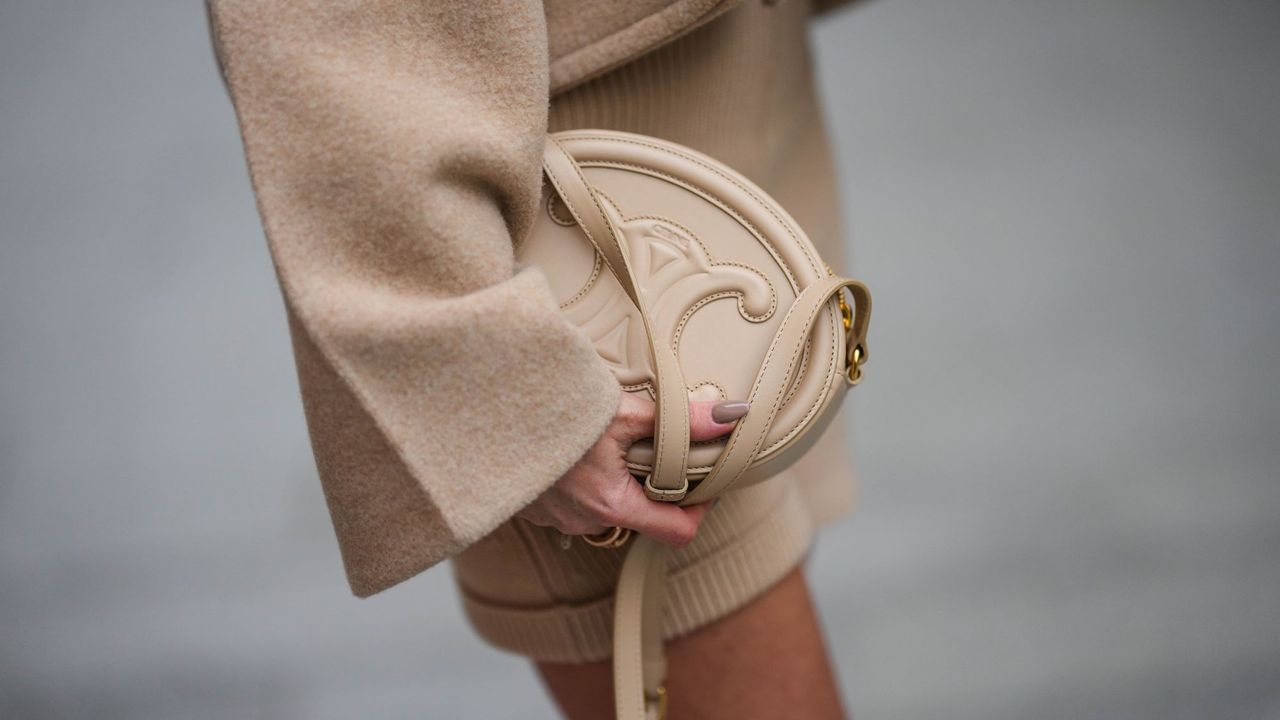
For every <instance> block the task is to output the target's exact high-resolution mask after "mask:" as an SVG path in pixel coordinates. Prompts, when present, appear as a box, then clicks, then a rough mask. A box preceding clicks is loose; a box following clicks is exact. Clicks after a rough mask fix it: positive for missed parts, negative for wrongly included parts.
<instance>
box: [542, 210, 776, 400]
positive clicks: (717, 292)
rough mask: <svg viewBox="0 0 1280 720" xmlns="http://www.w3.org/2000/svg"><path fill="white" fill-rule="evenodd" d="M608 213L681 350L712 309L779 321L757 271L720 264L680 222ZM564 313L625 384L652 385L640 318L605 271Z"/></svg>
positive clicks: (666, 332) (663, 331) (665, 330)
mask: <svg viewBox="0 0 1280 720" xmlns="http://www.w3.org/2000/svg"><path fill="white" fill-rule="evenodd" d="M603 205H604V206H605V212H606V213H607V214H608V215H610V217H611V219H612V220H613V222H614V224H615V226H616V227H618V228H620V229H621V230H622V234H623V242H624V244H625V246H626V248H627V251H628V255H629V259H630V261H631V264H632V270H633V271H634V277H635V279H636V283H637V285H638V286H639V287H640V292H641V293H642V294H643V295H644V298H645V302H646V303H648V306H649V315H650V318H651V320H652V321H653V322H654V323H656V327H655V328H654V331H655V333H657V335H658V336H659V337H662V338H665V339H666V340H667V341H668V342H671V343H672V344H673V345H678V344H679V337H680V333H681V331H682V329H683V328H684V326H685V324H686V323H687V322H688V321H689V318H690V317H692V315H693V314H694V313H695V312H697V311H698V310H699V309H700V308H702V307H703V306H705V305H706V304H707V303H709V302H713V301H718V300H724V301H726V302H728V301H733V300H736V302H737V305H738V312H739V315H740V316H741V317H742V319H743V321H744V322H750V323H759V322H763V321H765V320H767V319H769V317H770V316H771V315H772V314H773V311H774V307H775V303H776V298H775V296H774V290H773V287H772V286H771V285H770V284H769V281H768V280H767V279H766V278H765V276H764V274H763V273H761V272H760V271H759V270H756V269H755V268H751V267H747V266H745V265H740V264H736V263H716V262H715V260H714V259H713V258H712V257H711V256H710V254H709V253H708V252H707V249H706V247H705V246H704V245H703V244H702V243H701V242H700V241H699V240H698V239H697V238H696V237H695V236H694V235H693V233H692V232H690V231H689V230H688V229H686V228H683V227H682V226H680V225H679V224H678V223H676V222H673V221H671V220H666V219H662V218H655V217H638V218H631V219H627V220H624V219H623V218H622V217H621V213H620V212H619V211H618V209H617V208H616V207H614V206H613V204H612V203H611V202H608V201H607V200H606V201H604V202H603ZM606 294H607V297H605V296H604V295H606ZM565 312H566V313H567V315H568V317H569V319H570V321H571V322H573V323H574V324H576V325H578V326H579V327H580V328H582V330H583V331H584V332H586V334H587V335H588V336H589V337H590V338H591V339H592V340H593V341H594V342H595V346H596V351H597V352H598V353H600V357H601V358H603V359H604V361H605V362H606V363H608V364H609V365H610V367H611V368H612V369H613V371H614V374H615V375H616V376H617V378H618V381H619V382H620V383H622V384H623V385H628V386H634V385H640V384H643V383H645V382H648V381H649V380H650V378H651V377H652V372H653V370H652V367H651V366H650V360H649V350H648V342H647V339H646V337H645V333H644V327H643V323H642V321H641V319H640V314H639V312H638V311H637V310H636V309H635V307H634V306H633V305H632V304H631V300H630V299H629V298H628V297H627V296H626V294H625V293H624V292H623V291H622V289H621V288H620V287H619V286H618V284H617V281H616V280H614V279H613V278H612V276H611V275H609V273H608V272H607V271H606V272H602V273H598V274H597V275H596V276H595V282H594V283H593V285H592V287H590V288H589V289H587V291H586V292H580V293H578V299H577V300H576V301H574V302H573V303H571V304H569V305H568V306H566V308H565ZM677 350H678V348H677Z"/></svg>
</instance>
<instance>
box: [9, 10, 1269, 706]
mask: <svg viewBox="0 0 1280 720" xmlns="http://www.w3.org/2000/svg"><path fill="white" fill-rule="evenodd" d="M748 1H756V0H748ZM787 1H794V0H787ZM815 33H816V37H817V45H818V65H819V68H820V71H821V76H822V84H823V86H824V88H825V90H826V92H827V97H828V109H829V110H830V111H831V116H832V117H838V118H839V122H838V123H834V127H833V131H834V135H835V138H836V141H837V145H838V150H839V156H840V166H841V169H842V175H843V180H844V197H845V200H846V207H847V211H848V217H849V221H850V227H851V233H850V234H851V238H852V242H853V243H854V245H853V247H854V256H855V258H856V264H855V266H854V268H853V273H854V274H855V275H857V276H858V277H861V278H863V279H865V280H866V281H867V282H868V283H870V284H871V286H872V287H873V288H874V290H875V292H876V308H877V309H876V313H877V318H876V323H875V338H874V339H875V353H874V357H873V359H872V363H871V365H870V366H869V367H868V370H869V381H868V382H867V383H865V384H864V385H863V386H862V387H861V388H859V390H858V391H857V393H856V409H855V415H856V423H855V424H856V434H855V435H856V437H855V438H853V440H852V442H853V444H854V447H855V449H856V453H857V456H858V457H859V461H860V468H861V474H862V487H863V491H862V498H861V506H860V509H859V511H858V512H857V513H856V514H855V515H854V516H853V517H852V518H850V519H849V520H847V521H846V522H844V523H842V524H841V525H839V526H838V527H833V528H830V529H828V530H827V531H826V532H825V533H824V535H823V537H822V539H821V541H820V543H819V545H818V547H817V549H816V551H815V554H814V556H813V558H812V560H811V570H812V572H811V577H812V582H813V585H814V587H815V592H816V594H817V600H818V602H819V604H820V608H821V611H822V614H823V617H824V620H825V623H826V626H827V628H828V630H829V635H830V639H831V645H832V651H833V653H834V655H835V657H836V660H837V662H838V665H839V671H840V679H841V682H842V685H843V690H844V692H845V695H846V697H847V700H848V703H849V706H850V708H851V709H852V710H853V711H854V712H855V713H856V715H857V716H858V717H859V718H860V720H867V719H872V720H875V719H877V718H883V719H889V718H892V719H893V720H914V719H916V718H919V719H922V720H923V719H932V718H943V717H948V718H985V719H989V718H1035V719H1036V720H1041V719H1052V718H1064V719H1065V718H1072V719H1074V718H1161V719H1162V720H1166V719H1175V718H1247V719H1250V720H1252V719H1257V718H1280V517H1277V514H1278V513H1280V379H1278V378H1277V367H1276V366H1277V360H1280V318H1278V317H1277V309H1278V305H1280V282H1278V280H1277V278H1278V276H1280V6H1277V4H1275V3H1270V2H1263V1H1261V0H1258V1H1253V2H1250V1H1249V0H1220V1H1219V2H1207V1H1205V0H1199V1H1197V2H1192V1H1191V0H1081V1H1077V2H1062V1H1061V0H880V1H878V2H873V3H871V4H869V5H866V6H863V7H860V8H855V9H854V10H853V11H851V12H844V13H841V14H839V15H837V16H835V17H832V18H830V19H829V20H826V21H824V23H823V24H821V25H820V26H819V27H817V28H816V29H815ZM0 717H3V718H20V719H25V718H71V717H76V718H80V717H84V718H100V719H114V718H157V719H160V718H184V719H185V718H236V719H240V718H299V719H307V720H310V719H330V718H332V719H338V718H343V719H346V718H378V719H382V718H485V719H492V718H551V717H553V713H552V711H551V709H550V705H549V704H548V702H547V701H546V700H545V699H544V697H543V695H542V691H541V689H540V687H539V685H538V684H537V682H536V681H535V679H534V677H533V675H532V674H531V673H530V672H529V671H528V670H527V668H526V666H525V664H524V663H523V661H521V660H520V659H518V658H515V657H512V656H508V655H504V654H501V653H499V652H497V651H495V650H492V649H490V648H488V647H486V646H484V645H483V644H481V642H480V641H479V640H477V639H475V638H474V637H473V636H472V635H471V634H470V631H469V629H468V628H467V626H466V625H465V623H464V621H463V619H462V617H461V615H460V613H459V609H458V605H457V601H456V598H455V597H454V594H453V589H452V584H451V580H450V578H449V573H448V571H447V569H446V568H436V569H433V570H432V571H429V572H427V573H425V574H423V575H422V576H420V577H418V578H416V579H414V580H412V581H410V582H408V583H406V584H404V585H401V586H399V587H397V588H395V589H393V590H390V591H388V592H386V593H383V594H381V595H379V596H376V597H374V598H372V599H369V600H364V601H361V600H357V599H355V598H354V597H352V596H351V595H350V593H349V591H348V589H347V586H346V584H345V580H344V579H343V576H342V571H341V566H340V563H339V558H338V551H337V546H336V543H335V540H334V536H333V531H332V529H331V527H330V525H329V519H328V515H327V513H326V510H325V506H324V502H323V498H322V496H321V493H320V488H319V484H318V482H317V480H316V477H315V471H314V467H313V465H312V460H311V456H310V451H309V449H308V446H307V440H306V435H305V429H304V425H303V420H302V415H301V406H300V402H299V399H298V393H297V389H296V384H295V379H294V374H293V367H292V360H291V357H290V352H289V346H288V342H287V337H286V331H285V321H284V317H283V310H282V307H281V302H280V298H279V295H278V291H277V289H276V287H275V284H274V278H273V275H272V271H271V266H270V261H269V257H268V255H267V251H266V247H265V243H264V242H263V240H262V236H261V230H260V228H259V225H258V219H257V215H256V213H255V210H254V205H253V198H252V196H251V193H250V189H249V185H248V182H247V180H246V175H245V169H244V166H243V160H242V156H241V151H240V146H239V139H238V135H237V132H236V127H235V123H234V119H233V117H232V113H231V108H230V105H229V103H228V102H227V99H226V97H225V96H224V94H223V90H222V87H221V86H220V84H219V81H218V79H217V76H216V74H215V70H214V66H213V62H212V59H211V56H210V51H209V47H208V42H207V35H206V29H205V25H204V15H203V10H202V7H201V5H200V4H199V3H197V2H194V1H191V0H188V1H187V2H172V1H165V0H154V1H152V2H141V1H130V2H125V1H123V0H121V1H117V2H112V3H87V2H67V1H65V0H61V1H56V2H55V1H53V0H45V1H42V2H26V3H16V2H5V3H3V4H0Z"/></svg>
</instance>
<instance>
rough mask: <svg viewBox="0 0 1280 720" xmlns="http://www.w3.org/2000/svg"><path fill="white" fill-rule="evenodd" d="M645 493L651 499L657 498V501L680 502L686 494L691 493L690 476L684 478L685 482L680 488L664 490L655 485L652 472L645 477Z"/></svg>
mask: <svg viewBox="0 0 1280 720" xmlns="http://www.w3.org/2000/svg"><path fill="white" fill-rule="evenodd" d="M644 494H645V495H646V496H648V498H649V499H650V500H656V501H657V502H671V503H673V502H680V501H681V500H683V499H684V496H685V495H688V494H689V478H687V477H686V478H684V482H683V483H681V485H680V487H678V488H675V489H673V490H664V489H662V488H659V487H654V485H653V475H652V474H649V475H646V476H645V478H644Z"/></svg>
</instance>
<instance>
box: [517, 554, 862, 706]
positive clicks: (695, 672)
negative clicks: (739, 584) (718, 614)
mask: <svg viewBox="0 0 1280 720" xmlns="http://www.w3.org/2000/svg"><path fill="white" fill-rule="evenodd" d="M667 659H668V670H667V682H666V686H667V698H668V701H669V712H668V716H669V717H670V718H672V720H720V719H721V718H734V719H735V720H753V719H755V718H760V719H761V720H765V719H767V720H776V718H806V720H838V719H839V718H844V717H845V715H844V709H843V707H842V705H841V702H840V693H839V690H837V689H836V682H835V676H834V674H833V673H832V670H831V664H830V661H829V659H828V657H827V650H826V646H825V645H824V643H823V639H822V631H821V630H820V628H819V626H818V617H817V613H816V612H815V610H814V607H813V601H812V600H811V598H810V596H809V586H808V584H807V583H806V582H805V579H804V573H803V572H802V570H801V568H796V569H795V570H793V571H792V572H791V573H790V574H789V575H787V576H786V577H785V578H783V579H782V580H781V581H780V582H778V584H776V585H774V586H773V587H771V588H769V590H767V591H766V592H765V593H764V595H761V596H760V597H758V598H756V599H755V600H754V601H752V602H751V603H750V604H748V605H747V606H746V607H744V608H742V609H741V610H738V611H737V612H735V613H733V614H731V615H729V616H727V617H724V618H721V619H720V620H717V621H716V622H714V623H712V624H710V625H708V626H706V627H703V628H699V629H698V630H696V631H694V632H693V633H690V634H689V635H686V636H684V637H682V638H679V639H676V640H674V641H672V642H670V643H668V644H667ZM538 672H539V673H540V674H541V675H542V680H543V682H544V683H545V684H546V686H547V688H548V689H549V690H550V691H551V694H552V696H553V697H555V700H556V703H557V704H558V705H559V706H560V709H561V711H562V712H564V714H565V716H566V717H567V718H569V720H600V719H601V718H610V717H613V680H612V666H611V663H610V661H608V660H604V661H601V662H593V663H585V664H581V665H564V664H554V663H538Z"/></svg>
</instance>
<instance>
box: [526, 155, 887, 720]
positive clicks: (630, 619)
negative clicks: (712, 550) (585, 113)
mask: <svg viewBox="0 0 1280 720" xmlns="http://www.w3.org/2000/svg"><path fill="white" fill-rule="evenodd" d="M543 169H544V171H545V175H546V178H547V181H548V182H547V183H546V186H545V187H544V192H543V211H542V212H540V213H539V215H538V219H537V221H536V222H535V224H534V227H533V228H532V230H531V231H530V233H529V235H528V236H527V237H526V238H525V239H524V240H523V241H522V242H521V244H520V245H519V246H518V247H517V248H516V257H517V259H518V260H519V261H522V262H526V263H532V264H535V265H537V266H539V267H540V268H542V270H543V271H544V272H545V273H546V275H547V277H548V279H549V281H550V283H551V287H552V290H553V292H554V293H555V294H556V297H557V299H559V300H560V307H561V310H562V311H563V312H564V313H565V315H566V316H567V317H568V319H569V320H570V321H571V322H573V323H574V324H575V325H577V326H578V327H579V328H581V329H582V330H583V332H585V333H586V334H587V335H588V336H589V337H590V338H591V339H592V341H593V342H594V343H595V347H596V350H597V351H598V352H599V354H600V357H601V358H602V359H603V360H604V361H605V362H606V363H608V364H609V366H610V367H611V368H612V369H613V371H614V373H615V375H616V376H617V378H618V381H619V382H620V383H621V384H622V386H623V388H624V389H625V390H626V391H628V392H633V393H642V394H644V395H645V396H646V397H652V398H653V399H654V401H655V403H656V406H657V420H656V423H655V432H654V437H653V441H652V442H641V443H636V444H635V445H633V446H632V448H631V450H630V451H629V452H628V454H627V464H628V465H629V466H630V468H631V470H632V472H633V474H635V475H637V476H638V477H640V478H642V479H643V482H644V487H645V492H646V493H647V494H648V495H649V497H650V498H652V499H654V500H660V501H665V502H677V503H680V504H692V503H700V502H704V501H707V500H710V499H712V498H714V497H717V496H718V495H720V494H722V493H723V492H725V491H726V490H728V489H730V488H732V487H735V486H741V485H744V484H749V483H753V482H758V481H760V480H763V479H765V478H767V477H770V476H772V475H774V474H776V473H777V472H778V471H779V470H781V469H782V468H783V467H785V466H786V465H787V464H789V463H790V462H791V461H793V460H795V459H796V458H797V457H799V456H800V455H801V454H803V452H804V451H805V450H806V449H807V448H808V446H809V445H810V444H812V442H813V441H814V440H816V439H817V437H818V436H819V435H820V434H821V430H822V429H823V428H824V427H825V426H826V424H827V423H828V422H829V421H830V418H831V417H832V415H833V414H834V413H835V411H836V410H837V409H838V408H839V406H840V403H841V400H842V399H843V397H844V395H845V392H846V391H847V390H848V388H849V387H851V386H853V385H856V384H857V383H858V381H859V380H860V379H861V377H862V375H861V374H862V364H863V363H864V362H866V359H867V349H866V332H867V322H868V319H869V317H870V312H871V296H870V294H869V293H868V291H867V289H866V287H865V286H864V285H863V284H862V283H860V282H857V281H855V280H849V279H846V278H842V277H838V276H835V275H834V273H832V271H831V269H830V268H829V267H827V265H826V264H825V263H823V261H822V258H820V257H819V256H818V252H817V250H815V249H814V247H813V243H811V242H810V241H809V239H808V238H807V237H806V236H805V234H804V232H803V231H801V229H800V227H799V226H798V225H797V224H796V222H795V221H794V220H793V219H792V218H791V217H790V216H789V215H788V214H787V213H786V211H784V210H783V209H782V208H781V207H779V206H778V204H777V203H776V202H774V201H773V200H772V199H771V198H770V197H769V196H768V195H766V194H765V193H764V191H763V190H761V189H760V188H758V187H756V186H755V185H754V184H753V183H751V182H750V181H749V180H747V179H746V178H744V177H743V176H742V175H740V174H738V173H737V172H735V171H733V170H732V169H730V168H728V167H726V166H725V165H723V164H722V163H719V162H717V161H716V160H713V159H712V158H709V157H707V156H706V155H703V154H701V153H698V152H696V151H693V150H690V149H688V148H685V147H682V146H680V145H676V144H674V143H670V142H666V141H663V140H658V139H655V138H651V137H646V136H643V135H634V134H630V133H622V132H613V131H605V130H575V131H570V132H562V133H555V134H553V135H551V136H550V137H549V138H548V141H547V146H546V153H545V156H544V160H543ZM846 290H847V291H848V293H849V295H850V296H851V297H852V299H853V304H852V306H850V305H849V304H848V303H847V302H846V300H845V291H846ZM730 398H734V399H738V398H745V399H746V400H747V401H748V402H750V403H751V410H750V412H749V413H747V415H746V416H745V417H744V418H743V419H741V420H739V421H738V424H737V426H736V427H735V429H734V431H733V432H732V433H731V434H730V435H729V436H728V437H727V438H722V439H719V440H715V441H708V442H696V443H692V444H691V443H690V441H689V416H688V400H690V399H694V400H727V399H730ZM665 561H666V555H665V553H664V552H663V548H662V546H661V545H660V544H658V543H657V542H655V541H653V540H651V539H649V538H646V537H643V536H641V537H637V538H636V540H635V541H634V542H632V543H631V546H630V548H629V550H628V554H627V558H626V560H625V561H624V563H623V568H622V575H621V578H620V580H619V583H618V591H617V598H616V602H615V611H614V639H613V644H614V685H615V688H614V689H615V697H616V702H617V709H618V718H620V719H621V720H641V719H642V718H645V717H655V716H656V717H660V716H661V715H662V712H663V710H664V707H665V693H664V691H663V689H662V680H663V677H664V675H665V660H664V658H663V654H662V634H661V633H662V623H661V620H662V612H663V595H664V588H663V583H664V582H665Z"/></svg>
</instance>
